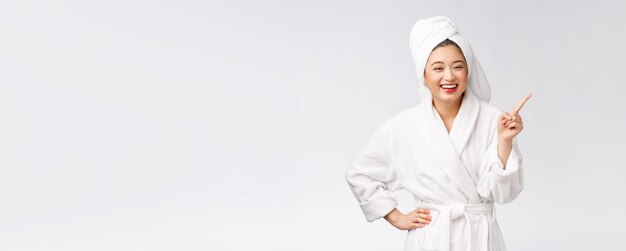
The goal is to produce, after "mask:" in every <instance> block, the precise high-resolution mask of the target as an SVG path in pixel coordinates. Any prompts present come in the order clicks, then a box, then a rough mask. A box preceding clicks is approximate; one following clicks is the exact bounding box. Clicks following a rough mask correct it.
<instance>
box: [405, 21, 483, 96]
mask: <svg viewBox="0 0 626 251" xmlns="http://www.w3.org/2000/svg"><path fill="white" fill-rule="evenodd" d="M446 39H450V40H452V41H454V42H455V43H457V44H458V45H459V47H461V51H463V55H464V56H465V60H466V61H467V68H468V89H470V90H471V91H472V92H473V93H474V95H476V96H477V97H478V98H479V99H481V100H483V101H485V102H489V99H490V98H491V89H490V87H489V82H488V81H487V77H486V76H485V73H484V72H483V68H482V67H481V66H480V63H479V62H478V59H477V58H476V56H475V55H474V52H473V51H472V47H471V46H470V44H469V42H468V41H467V40H466V39H465V37H464V36H463V35H462V33H461V32H460V31H459V28H458V27H457V26H456V25H455V24H454V23H453V22H452V21H451V20H450V19H449V18H447V17H444V16H435V17H431V18H425V19H421V20H419V21H417V22H416V23H415V25H413V28H412V29H411V35H410V38H409V48H410V49H411V56H412V57H413V62H414V63H415V70H416V72H417V78H418V80H419V82H418V83H419V84H418V92H419V95H420V100H422V101H423V100H427V99H428V97H429V96H431V94H430V91H429V90H428V88H426V86H425V85H424V67H425V66H426V62H427V61H428V57H429V56H430V53H431V52H432V50H433V49H434V48H435V46H437V45H438V44H439V43H441V42H442V41H444V40H446Z"/></svg>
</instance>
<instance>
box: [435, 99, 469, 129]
mask: <svg viewBox="0 0 626 251" xmlns="http://www.w3.org/2000/svg"><path fill="white" fill-rule="evenodd" d="M464 96H465V95H462V96H461V97H460V98H459V99H458V100H455V101H454V102H450V103H448V102H441V101H439V100H436V99H433V106H434V107H435V110H437V113H439V116H441V119H443V121H444V123H445V124H446V127H447V129H448V132H449V131H450V128H451V127H452V123H453V122H454V118H456V115H457V114H458V113H459V110H460V109H461V102H462V101H463V97H464Z"/></svg>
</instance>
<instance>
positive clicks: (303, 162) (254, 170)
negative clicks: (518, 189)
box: [0, 0, 626, 251]
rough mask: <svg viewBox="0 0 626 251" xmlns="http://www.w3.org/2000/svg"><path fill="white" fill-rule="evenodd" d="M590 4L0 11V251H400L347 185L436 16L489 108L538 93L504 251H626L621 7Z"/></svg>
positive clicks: (393, 106)
mask: <svg viewBox="0 0 626 251" xmlns="http://www.w3.org/2000/svg"><path fill="white" fill-rule="evenodd" d="M594 2H595V3H594V4H591V3H585V4H583V3H577V2H567V1H535V2H533V1H523V2H522V1H519V2H514V1H508V2H507V1H483V2H481V3H470V1H457V2H453V1H437V2H432V1H428V2H426V1H424V2H419V1H394V2H390V1H291V2H289V1H250V0H248V1H229V2H226V1H223V2H222V3H217V2H206V1H169V2H166V1H137V0H135V1H99V2H98V1H54V2H53V1H19V2H18V1H14V2H2V3H0V31H1V33H0V121H1V123H0V250H1V251H14V250H15V251H17V250H401V249H402V245H403V244H404V237H405V235H406V233H405V232H402V231H399V230H396V229H394V228H393V227H392V226H391V225H389V224H388V223H387V222H386V221H384V220H379V221H376V222H374V223H368V222H366V221H365V218H364V217H363V215H362V212H361V211H360V208H359V207H358V204H357V201H356V200H355V198H354V196H353V195H352V194H351V192H350V189H349V188H348V185H347V183H346V181H345V179H344V172H345V168H346V167H347V165H348V163H349V162H350V161H351V160H352V158H353V157H354V156H355V155H356V154H357V153H358V151H359V150H360V148H361V147H362V146H363V145H364V144H365V142H366V140H367V139H368V138H369V136H370V135H371V133H373V131H374V129H375V128H376V127H378V126H379V125H380V124H381V123H382V122H384V121H385V120H386V119H388V118H389V117H391V116H392V115H393V114H395V113H396V112H398V111H400V110H402V109H404V108H407V107H410V106H413V105H415V104H417V102H418V99H417V97H418V96H417V93H416V85H417V83H416V76H415V71H414V69H413V62H411V57H410V55H409V49H408V36H409V31H410V28H411V27H412V25H413V24H414V23H415V21H417V20H418V19H421V18H425V17H430V16H434V15H446V16H449V17H450V18H451V19H452V20H453V21H455V22H456V23H457V25H458V26H459V27H460V28H461V29H462V31H463V32H464V33H465V34H466V37H467V38H468V40H469V41H470V43H471V44H472V46H473V48H474V51H475V54H476V55H477V56H478V57H479V59H480V61H481V63H482V65H483V67H484V68H485V71H486V73H487V76H488V78H489V80H490V82H491V85H492V100H491V103H492V104H494V105H495V106H497V107H499V108H501V109H503V110H510V109H512V108H513V107H514V106H515V104H517V102H518V100H519V99H520V98H521V97H523V96H524V95H525V94H526V93H529V92H532V93H533V94H534V96H533V98H532V99H531V100H530V101H529V102H528V103H527V105H526V106H525V107H524V110H523V111H522V115H523V116H524V120H525V129H524V132H523V133H522V134H520V136H519V143H520V147H521V150H522V152H523V154H524V168H525V175H526V188H525V191H524V192H523V193H522V194H521V195H520V197H519V198H518V199H517V200H515V201H514V202H512V203H511V204H507V205H498V220H499V222H500V227H501V228H502V231H503V234H504V238H505V240H506V242H507V245H508V248H509V250H619V249H624V248H626V243H625V242H624V241H623V237H622V235H621V234H620V233H622V232H623V231H622V229H621V227H622V226H623V225H624V224H626V218H625V217H624V216H623V212H624V211H626V204H625V199H624V196H623V195H622V191H624V190H626V183H624V182H623V179H624V178H625V177H624V176H626V171H624V170H623V168H625V167H626V165H624V164H623V163H621V162H620V160H621V159H620V156H621V155H623V154H624V150H626V147H624V146H623V145H621V144H620V143H623V142H624V141H625V140H626V136H625V134H624V133H623V132H622V130H623V129H624V128H626V116H625V115H626V114H625V112H624V111H623V107H624V106H626V101H625V99H624V91H626V88H624V87H623V85H624V80H623V79H622V75H623V73H624V70H625V69H624V65H625V64H624V57H625V56H626V49H624V47H623V44H625V43H626V41H625V40H626V29H624V27H623V25H622V24H623V23H626V17H624V15H623V10H624V9H626V6H625V5H624V4H619V3H618V1H614V2H602V1H594ZM398 197H399V199H400V206H399V207H400V209H401V211H405V212H406V211H408V210H411V204H412V203H411V198H410V196H409V195H408V194H407V193H406V192H403V191H400V192H398Z"/></svg>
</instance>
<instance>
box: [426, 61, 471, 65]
mask: <svg viewBox="0 0 626 251" xmlns="http://www.w3.org/2000/svg"><path fill="white" fill-rule="evenodd" d="M459 62H461V63H464V64H465V61H463V60H457V61H454V62H452V63H453V64H454V63H459ZM437 63H440V64H443V62H441V61H435V62H433V63H432V64H430V66H433V65H434V64H437Z"/></svg>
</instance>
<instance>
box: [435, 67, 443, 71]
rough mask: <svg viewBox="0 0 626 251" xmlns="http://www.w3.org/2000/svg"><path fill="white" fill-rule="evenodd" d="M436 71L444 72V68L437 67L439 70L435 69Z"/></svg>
mask: <svg viewBox="0 0 626 251" xmlns="http://www.w3.org/2000/svg"><path fill="white" fill-rule="evenodd" d="M434 70H435V71H441V70H443V68H441V67H437V68H435V69H434Z"/></svg>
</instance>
